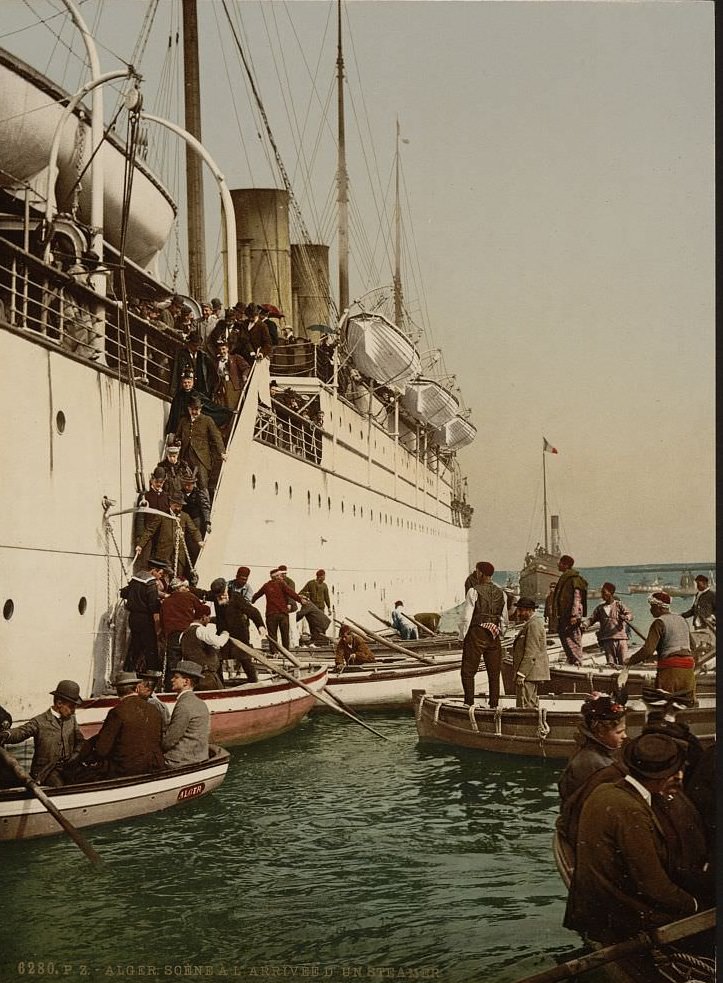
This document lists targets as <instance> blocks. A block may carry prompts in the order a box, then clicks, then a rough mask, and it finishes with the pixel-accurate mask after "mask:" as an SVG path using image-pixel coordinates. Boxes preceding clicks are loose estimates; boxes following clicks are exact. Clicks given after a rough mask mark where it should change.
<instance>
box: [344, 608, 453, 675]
mask: <svg viewBox="0 0 723 983" xmlns="http://www.w3.org/2000/svg"><path fill="white" fill-rule="evenodd" d="M344 620H345V621H348V622H349V624H350V625H354V627H355V628H358V629H359V631H362V632H364V634H366V635H368V636H369V638H373V639H374V641H375V642H379V644H380V645H386V646H387V648H390V649H392V650H393V651H395V652H401V653H402V655H406V656H409V657H410V658H412V659H416V660H417V662H424V664H425V665H427V666H433V665H434V662H432V660H431V659H425V658H424V656H422V655H417V654H416V652H412V651H411V649H405V648H403V646H401V645H397V643H396V642H392V641H390V640H389V639H388V638H384V636H383V635H377V633H376V632H374V631H370V630H369V628H363V627H362V626H361V625H358V624H357V623H356V621H352V619H351V618H345V619H344Z"/></svg>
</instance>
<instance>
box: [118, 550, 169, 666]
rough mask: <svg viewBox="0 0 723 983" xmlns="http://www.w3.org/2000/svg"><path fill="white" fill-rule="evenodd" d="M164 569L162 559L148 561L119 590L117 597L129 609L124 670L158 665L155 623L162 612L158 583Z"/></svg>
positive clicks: (164, 565) (159, 664)
mask: <svg viewBox="0 0 723 983" xmlns="http://www.w3.org/2000/svg"><path fill="white" fill-rule="evenodd" d="M165 569H166V564H165V563H164V562H163V561H162V560H158V559H152V560H149V561H148V569H147V570H138V571H136V573H134V574H133V576H132V577H131V579H130V580H129V582H128V583H127V584H126V586H125V587H122V588H121V590H120V596H121V597H122V598H123V600H124V601H125V602H126V608H127V609H128V628H129V630H130V640H129V642H128V654H127V655H126V658H125V663H124V668H125V669H126V671H131V670H132V671H133V672H137V671H138V670H139V669H160V668H161V660H160V658H159V655H158V634H157V627H156V626H157V624H158V621H159V617H160V611H161V599H160V597H159V594H158V583H159V581H161V580H162V579H163V572H164V570H165Z"/></svg>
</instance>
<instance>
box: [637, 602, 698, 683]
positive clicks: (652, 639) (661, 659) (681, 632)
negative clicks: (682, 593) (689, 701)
mask: <svg viewBox="0 0 723 983" xmlns="http://www.w3.org/2000/svg"><path fill="white" fill-rule="evenodd" d="M648 603H649V604H650V613H651V615H652V616H653V618H654V621H653V623H652V625H651V626H650V629H649V630H648V637H647V638H646V639H645V643H644V644H643V646H642V647H641V648H639V649H638V650H637V652H633V654H632V655H631V656H630V658H629V659H628V661H627V665H629V666H634V665H637V664H638V663H639V662H652V661H653V658H654V657H655V656H656V654H657V660H658V673H657V676H656V677H655V685H656V686H657V688H658V689H662V690H665V691H666V692H668V693H683V692H684V693H690V694H691V696H695V672H694V671H693V670H694V668H695V659H694V658H693V653H692V651H691V647H690V632H689V631H688V625H687V623H686V621H685V619H684V618H683V617H682V615H680V614H675V612H673V611H671V610H670V604H671V598H670V594H668V593H666V591H663V590H658V591H655V593H654V594H651V595H650V598H649V599H648Z"/></svg>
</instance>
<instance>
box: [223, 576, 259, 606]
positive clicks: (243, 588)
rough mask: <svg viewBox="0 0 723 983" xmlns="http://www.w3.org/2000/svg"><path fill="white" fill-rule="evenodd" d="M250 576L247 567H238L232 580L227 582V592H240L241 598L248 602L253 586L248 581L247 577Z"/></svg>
mask: <svg viewBox="0 0 723 983" xmlns="http://www.w3.org/2000/svg"><path fill="white" fill-rule="evenodd" d="M250 576H251V570H250V569H249V568H248V567H239V568H238V570H237V571H236V576H235V577H234V579H233V580H229V582H228V592H229V594H240V595H241V596H242V597H243V599H244V600H245V601H246V602H247V603H248V604H250V603H251V598H252V596H253V593H254V592H253V588H252V587H251V584H250V583H249V577H250Z"/></svg>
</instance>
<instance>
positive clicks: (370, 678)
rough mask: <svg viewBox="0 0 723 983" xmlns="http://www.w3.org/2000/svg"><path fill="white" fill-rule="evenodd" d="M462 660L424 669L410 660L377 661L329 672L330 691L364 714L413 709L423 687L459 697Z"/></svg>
mask: <svg viewBox="0 0 723 983" xmlns="http://www.w3.org/2000/svg"><path fill="white" fill-rule="evenodd" d="M460 666H461V659H460V658H459V655H458V656H456V657H452V658H451V659H450V658H448V659H446V660H442V661H440V662H438V663H436V664H435V665H431V666H428V665H423V664H422V663H419V662H415V661H413V660H411V659H404V658H403V657H401V658H399V659H391V658H390V659H384V658H381V659H378V660H377V661H376V662H374V663H367V664H365V665H360V666H346V667H345V668H344V669H343V670H341V671H340V672H336V671H334V672H330V673H329V681H328V683H327V691H328V692H329V693H330V694H331V695H332V696H338V697H339V698H340V699H341V700H343V701H344V703H345V704H347V705H348V706H351V707H363V708H364V709H365V710H394V709H397V710H399V709H405V710H406V709H411V708H412V693H413V692H414V691H415V690H417V689H419V688H420V686H424V687H425V689H426V690H427V691H429V692H431V693H450V692H453V693H460V694H461V692H462V683H461V677H460Z"/></svg>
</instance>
